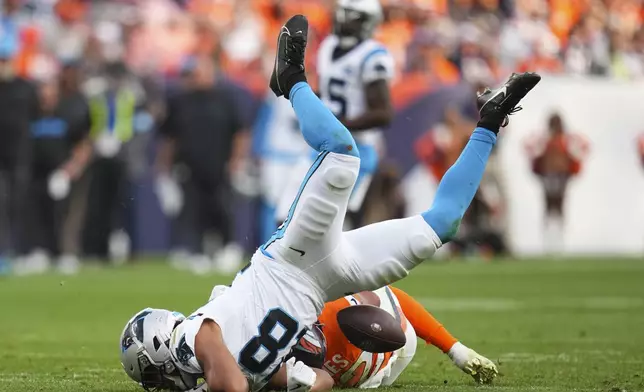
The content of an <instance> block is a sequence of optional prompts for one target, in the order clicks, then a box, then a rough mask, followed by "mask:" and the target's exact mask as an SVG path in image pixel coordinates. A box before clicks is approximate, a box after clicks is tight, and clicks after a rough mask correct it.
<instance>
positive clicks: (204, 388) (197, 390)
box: [186, 382, 208, 392]
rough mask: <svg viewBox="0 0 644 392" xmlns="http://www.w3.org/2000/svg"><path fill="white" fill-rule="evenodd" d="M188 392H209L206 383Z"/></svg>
mask: <svg viewBox="0 0 644 392" xmlns="http://www.w3.org/2000/svg"><path fill="white" fill-rule="evenodd" d="M186 392H208V384H206V383H205V382H202V383H201V384H199V385H197V386H196V387H194V388H192V389H189V390H187V391H186Z"/></svg>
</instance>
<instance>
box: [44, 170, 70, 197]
mask: <svg viewBox="0 0 644 392" xmlns="http://www.w3.org/2000/svg"><path fill="white" fill-rule="evenodd" d="M70 189H71V178H70V177H69V174H67V172H65V171H64V170H56V171H54V172H53V173H52V174H51V176H49V181H48V182H47V191H48V192H49V196H50V197H51V198H52V199H54V200H63V199H64V198H66V197H67V195H69V191H70Z"/></svg>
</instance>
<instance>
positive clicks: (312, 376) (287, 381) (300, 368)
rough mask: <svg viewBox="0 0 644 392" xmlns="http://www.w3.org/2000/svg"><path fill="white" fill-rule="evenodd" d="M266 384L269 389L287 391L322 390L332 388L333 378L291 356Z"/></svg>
mask: <svg viewBox="0 0 644 392" xmlns="http://www.w3.org/2000/svg"><path fill="white" fill-rule="evenodd" d="M311 380H312V381H313V382H312V383H311ZM311 384H312V385H311ZM268 386H269V389H271V390H286V391H288V392H305V391H311V392H324V391H330V390H331V388H333V378H331V376H330V375H329V373H327V372H326V371H324V370H322V369H315V368H310V367H308V366H306V365H305V364H303V363H302V362H296V361H295V358H291V359H290V360H289V361H288V362H287V363H285V364H283V365H282V367H281V368H280V370H278V371H277V373H275V375H274V376H273V377H272V378H271V381H270V382H269V384H268Z"/></svg>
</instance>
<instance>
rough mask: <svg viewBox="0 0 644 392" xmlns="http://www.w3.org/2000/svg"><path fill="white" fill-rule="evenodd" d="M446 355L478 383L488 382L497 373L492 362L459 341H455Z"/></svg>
mask: <svg viewBox="0 0 644 392" xmlns="http://www.w3.org/2000/svg"><path fill="white" fill-rule="evenodd" d="M447 355H449V357H450V358H451V359H452V362H454V365H456V366H457V367H458V368H459V369H461V370H462V371H463V372H465V373H467V374H469V375H470V376H472V378H473V379H474V381H476V382H477V383H479V384H489V383H491V382H492V380H494V378H495V377H496V376H497V374H499V371H498V369H497V368H496V365H495V364H494V362H492V361H490V360H489V359H487V358H485V357H484V356H482V355H480V354H479V353H477V352H476V351H474V350H472V349H471V348H469V347H467V346H465V345H464V344H462V343H460V342H456V343H455V344H454V345H453V346H452V348H451V349H450V350H449V352H448V353H447Z"/></svg>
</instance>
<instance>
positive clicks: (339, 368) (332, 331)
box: [302, 286, 498, 388]
mask: <svg viewBox="0 0 644 392" xmlns="http://www.w3.org/2000/svg"><path fill="white" fill-rule="evenodd" d="M359 304H368V305H374V306H379V307H381V308H382V309H384V310H386V311H387V312H389V313H390V314H391V315H392V316H393V317H395V318H396V319H397V320H399V321H400V324H401V327H402V328H403V331H405V336H406V337H407V344H406V345H405V346H403V347H402V348H400V349H398V350H396V351H395V352H390V353H380V354H373V353H368V352H364V351H362V350H360V349H359V348H357V347H356V346H354V345H353V344H351V343H350V342H349V341H348V340H347V338H346V337H345V336H344V334H343V333H342V331H341V330H340V327H339V326H338V322H337V314H338V312H339V311H340V310H342V309H344V308H346V307H348V306H354V305H359ZM319 322H320V325H321V328H322V332H323V333H324V337H325V340H326V344H327V350H326V353H325V360H324V370H326V371H327V372H329V374H330V375H331V377H333V380H334V381H335V386H336V387H341V388H358V387H359V388H376V387H379V386H389V385H392V384H393V383H394V381H396V379H397V378H398V377H399V376H400V375H401V374H402V372H403V370H405V368H406V367H407V365H409V363H411V360H412V359H413V357H414V354H415V353H416V344H417V337H419V338H421V339H423V340H425V342H427V344H431V345H433V346H436V347H437V348H439V349H440V350H441V351H443V352H444V353H445V354H447V355H448V356H449V357H450V359H451V360H452V361H453V363H454V365H456V366H457V367H458V368H459V369H461V370H462V371H463V372H465V373H467V374H469V375H471V376H472V377H473V378H474V380H476V381H477V382H479V383H489V382H492V380H493V379H494V378H495V377H496V375H497V374H498V371H497V369H496V365H494V363H493V362H492V361H490V360H489V359H487V358H485V357H483V356H481V355H479V354H478V353H477V352H476V351H474V350H472V349H470V348H468V347H466V346H465V345H463V344H462V343H460V342H459V341H458V340H456V339H455V338H454V337H453V336H452V335H451V334H450V333H449V332H448V331H447V329H445V328H444V327H443V325H442V324H441V323H439V322H438V321H437V320H436V319H435V318H434V317H433V316H432V315H431V313H429V312H428V311H427V310H426V309H425V308H424V307H423V306H422V305H421V304H420V303H418V302H417V301H416V300H414V299H413V298H412V297H411V296H410V295H409V294H407V293H405V292H404V291H402V290H400V289H397V288H395V287H391V286H385V287H383V288H380V289H378V290H375V291H373V292H371V291H364V292H360V293H357V294H354V295H349V296H346V297H344V298H340V299H338V300H336V301H333V302H330V303H327V304H326V305H325V306H324V309H323V310H322V314H321V315H320V317H319ZM302 361H304V362H306V359H302ZM311 366H314V365H313V364H311Z"/></svg>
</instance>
